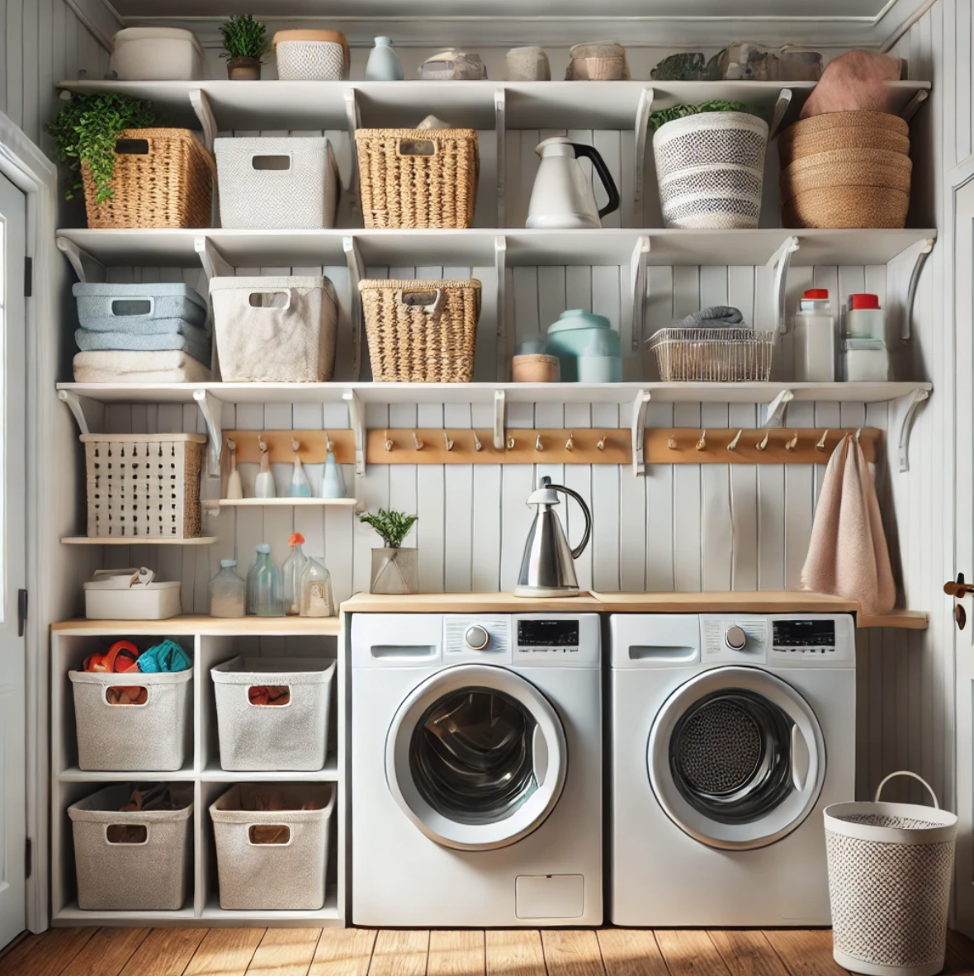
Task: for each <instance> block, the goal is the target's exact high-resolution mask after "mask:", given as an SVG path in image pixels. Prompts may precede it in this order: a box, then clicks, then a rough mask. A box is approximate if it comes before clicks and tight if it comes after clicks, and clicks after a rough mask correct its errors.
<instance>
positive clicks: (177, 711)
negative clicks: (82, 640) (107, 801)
mask: <svg viewBox="0 0 974 977" xmlns="http://www.w3.org/2000/svg"><path fill="white" fill-rule="evenodd" d="M68 678H69V679H70V680H71V685H72V687H73V688H74V718H75V727H76V730H77V734H78V766H79V767H80V768H81V769H82V770H140V771H142V770H145V771H150V770H152V771H159V772H162V771H168V770H181V769H182V767H183V765H184V763H185V762H186V758H187V756H188V755H189V754H190V752H191V745H190V744H191V735H190V734H191V725H190V724H191V722H192V715H193V692H192V689H193V686H192V678H193V669H192V668H187V669H185V670H184V671H182V672H148V673H147V672H73V671H72V672H68ZM118 686H121V687H129V688H135V687H142V688H144V689H145V690H146V695H147V699H146V701H145V703H144V704H143V705H141V706H138V705H113V704H112V703H110V702H109V701H108V699H107V693H108V690H109V689H110V688H112V687H118Z"/></svg>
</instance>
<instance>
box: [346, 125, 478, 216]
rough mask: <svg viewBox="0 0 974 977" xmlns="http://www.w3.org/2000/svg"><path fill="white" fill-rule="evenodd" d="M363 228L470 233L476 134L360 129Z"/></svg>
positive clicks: (357, 135) (475, 178)
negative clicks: (461, 230) (460, 229)
mask: <svg viewBox="0 0 974 977" xmlns="http://www.w3.org/2000/svg"><path fill="white" fill-rule="evenodd" d="M355 145H356V147H357V149H358V163H359V173H360V177H361V190H362V214H363V217H364V218H365V226H366V227H371V228H375V227H394V228H410V227H448V228H458V227H470V226H471V225H472V224H473V215H474V209H475V207H476V204H477V181H478V178H479V175H480V152H479V148H478V143H477V132H476V130H474V129H359V130H358V131H357V132H356V133H355Z"/></svg>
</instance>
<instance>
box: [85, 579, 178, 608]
mask: <svg viewBox="0 0 974 977" xmlns="http://www.w3.org/2000/svg"><path fill="white" fill-rule="evenodd" d="M154 576H155V575H154V574H153V572H152V571H151V570H148V569H146V568H145V567H128V568H126V569H124V570H96V571H95V573H94V576H93V577H92V579H91V580H86V581H85V585H84V590H85V617H86V618H88V619H89V620H96V621H164V620H167V619H168V618H171V617H176V616H177V615H179V614H181V613H182V608H183V601H182V589H183V585H182V583H180V581H178V580H164V581H159V582H156V581H155V580H154V579H153V578H154Z"/></svg>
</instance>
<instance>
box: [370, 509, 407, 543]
mask: <svg viewBox="0 0 974 977" xmlns="http://www.w3.org/2000/svg"><path fill="white" fill-rule="evenodd" d="M417 519H419V516H407V515H406V513H405V512H396V510H395V509H390V510H389V511H388V512H387V511H386V510H385V509H380V510H379V514H378V515H377V516H373V515H372V514H371V513H369V512H365V513H363V514H362V515H360V516H359V521H360V522H367V523H368V524H369V525H370V526H371V527H372V528H373V529H374V530H375V531H376V532H377V533H378V534H379V535H380V536H381V537H382V541H383V543H385V545H386V546H389V547H392V549H399V547H400V546H402V541H403V540H404V539H405V538H406V537H407V536H408V535H409V530H410V529H412V528H413V523H414V522H416V520H417Z"/></svg>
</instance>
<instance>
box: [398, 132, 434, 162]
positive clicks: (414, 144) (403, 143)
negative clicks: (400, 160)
mask: <svg viewBox="0 0 974 977" xmlns="http://www.w3.org/2000/svg"><path fill="white" fill-rule="evenodd" d="M419 146H422V147H423V148H424V149H425V148H426V146H429V147H430V149H431V150H432V152H429V153H425V152H424V153H416V152H413V153H404V152H403V149H404V148H407V147H408V148H411V149H416V148H418V147H419ZM439 151H440V147H439V146H438V145H437V143H436V141H435V140H433V139H416V138H415V137H413V138H404V139H400V140H399V144H398V145H397V146H396V155H397V156H405V157H406V158H411V159H415V158H416V157H419V158H420V159H431V158H432V157H434V156H436V155H437V154H438V153H439Z"/></svg>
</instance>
